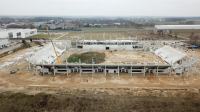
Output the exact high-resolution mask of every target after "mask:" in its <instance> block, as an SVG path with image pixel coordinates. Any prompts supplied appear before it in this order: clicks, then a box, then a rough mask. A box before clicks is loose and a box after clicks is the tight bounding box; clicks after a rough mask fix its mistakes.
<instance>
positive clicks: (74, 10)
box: [0, 0, 200, 16]
mask: <svg viewBox="0 0 200 112" xmlns="http://www.w3.org/2000/svg"><path fill="white" fill-rule="evenodd" d="M0 15H19V16H20V15H23V16H200V0H0Z"/></svg>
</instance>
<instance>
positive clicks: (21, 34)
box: [0, 29, 37, 38]
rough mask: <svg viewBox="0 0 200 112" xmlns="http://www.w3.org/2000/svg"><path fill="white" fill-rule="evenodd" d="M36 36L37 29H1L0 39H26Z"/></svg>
mask: <svg viewBox="0 0 200 112" xmlns="http://www.w3.org/2000/svg"><path fill="white" fill-rule="evenodd" d="M36 34H37V29H3V30H0V38H27V37H30V36H33V35H36Z"/></svg>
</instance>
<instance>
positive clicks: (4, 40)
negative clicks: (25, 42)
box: [0, 29, 37, 48]
mask: <svg viewBox="0 0 200 112" xmlns="http://www.w3.org/2000/svg"><path fill="white" fill-rule="evenodd" d="M36 34H37V29H1V30H0V48H4V47H7V46H9V45H10V43H11V41H10V39H16V38H27V37H30V36H33V35H36Z"/></svg>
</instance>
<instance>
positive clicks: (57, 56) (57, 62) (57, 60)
mask: <svg viewBox="0 0 200 112" xmlns="http://www.w3.org/2000/svg"><path fill="white" fill-rule="evenodd" d="M46 31H47V33H48V36H49V40H50V42H51V44H52V46H53V50H54V52H55V54H56V64H61V57H60V56H59V55H58V53H57V52H56V48H55V45H54V43H53V40H52V39H51V35H50V33H49V28H48V26H46Z"/></svg>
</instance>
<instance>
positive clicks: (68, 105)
mask: <svg viewBox="0 0 200 112" xmlns="http://www.w3.org/2000/svg"><path fill="white" fill-rule="evenodd" d="M110 91H112V92H115V93H118V94H112V93H111V92H109V90H103V89H102V90H101V91H100V90H99V91H91V90H71V91H70V90H68V91H65V92H62V93H61V92H58V93H55V94H45V93H40V94H35V95H27V94H22V93H9V92H5V93H0V112H43V111H44V112H66V111H67V112H151V111H153V112H198V111H199V109H200V102H199V100H200V96H199V93H194V92H189V91H182V90H180V91H182V94H185V95H186V96H184V95H183V96H170V97H163V96H160V97H157V96H151V95H144V96H137V95H132V94H131V93H132V92H133V91H134V90H131V89H124V90H123V89H119V90H115V89H113V90H110ZM121 91H126V92H125V93H122V92H121ZM138 91H146V90H138ZM177 91H178V90H177ZM146 92H147V91H146ZM149 92H152V91H149ZM166 92H167V91H166ZM168 92H169V93H171V92H170V90H169V91H168ZM157 94H158V95H159V92H158V93H157Z"/></svg>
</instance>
